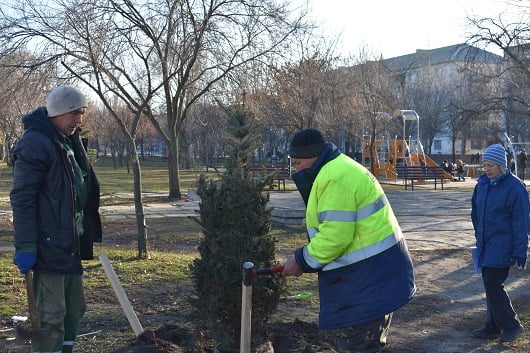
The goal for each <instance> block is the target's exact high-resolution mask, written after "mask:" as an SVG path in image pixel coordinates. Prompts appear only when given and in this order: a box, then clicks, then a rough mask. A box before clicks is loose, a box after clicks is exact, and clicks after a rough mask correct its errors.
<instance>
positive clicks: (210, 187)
mask: <svg viewBox="0 0 530 353" xmlns="http://www.w3.org/2000/svg"><path fill="white" fill-rule="evenodd" d="M228 132H229V135H230V136H229V138H228V141H227V143H228V144H229V146H230V148H229V158H228V160H227V163H226V173H225V174H224V175H223V176H222V177H221V180H220V181H212V180H208V179H206V178H204V177H201V178H200V180H199V187H198V194H199V196H200V197H201V202H200V223H201V226H202V229H203V234H204V238H203V239H202V241H201V243H200V245H199V253H200V258H197V259H195V260H194V261H193V263H192V264H191V265H190V270H191V272H192V278H193V281H194V295H193V296H192V297H191V298H190V303H191V305H192V307H193V310H192V314H193V318H192V319H193V321H195V322H198V323H199V324H200V325H201V327H202V328H204V329H206V330H207V331H208V332H209V334H211V335H212V337H211V338H213V339H214V341H215V343H216V346H217V349H219V350H220V351H221V352H226V353H228V352H239V337H240V331H241V327H240V326H241V287H242V265H243V263H244V262H246V261H251V262H253V263H254V265H255V267H256V268H261V267H270V266H273V265H274V261H275V240H274V238H273V237H272V236H271V235H270V230H271V224H272V217H271V210H270V208H268V207H267V202H268V201H269V194H268V192H265V188H266V187H267V185H269V184H270V180H267V177H263V176H262V175H263V174H253V173H252V172H251V171H250V165H249V164H250V161H251V157H252V153H253V152H254V151H255V150H256V149H257V148H258V147H259V146H260V141H261V136H260V134H259V129H258V127H257V124H256V122H255V120H254V117H253V115H252V114H251V113H249V112H248V111H246V109H245V108H244V106H239V107H236V108H234V109H233V110H232V111H231V112H230V113H229V120H228ZM285 283H286V282H285V279H284V278H283V277H282V276H281V275H279V274H272V275H262V276H258V277H255V278H254V281H253V288H252V289H253V290H252V342H253V344H254V345H256V344H260V343H262V342H263V341H264V340H266V339H267V334H266V325H267V322H268V320H269V318H270V316H271V315H272V314H273V313H274V312H275V311H276V308H277V306H278V303H279V300H280V295H281V294H282V293H283V291H284V289H285Z"/></svg>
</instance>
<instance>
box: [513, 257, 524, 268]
mask: <svg viewBox="0 0 530 353" xmlns="http://www.w3.org/2000/svg"><path fill="white" fill-rule="evenodd" d="M515 264H516V265H517V268H518V269H520V270H524V269H526V258H524V257H516V258H515Z"/></svg>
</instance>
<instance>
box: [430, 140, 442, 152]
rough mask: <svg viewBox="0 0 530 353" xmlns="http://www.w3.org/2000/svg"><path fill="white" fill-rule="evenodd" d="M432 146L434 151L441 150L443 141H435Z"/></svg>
mask: <svg viewBox="0 0 530 353" xmlns="http://www.w3.org/2000/svg"><path fill="white" fill-rule="evenodd" d="M432 145H433V149H435V150H441V149H442V140H434V141H433V144H432Z"/></svg>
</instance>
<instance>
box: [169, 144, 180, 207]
mask: <svg viewBox="0 0 530 353" xmlns="http://www.w3.org/2000/svg"><path fill="white" fill-rule="evenodd" d="M168 147H169V157H168V171H169V198H171V199H180V198H181V197H182V194H181V192H180V185H179V184H180V175H179V157H178V156H179V153H178V152H179V149H178V138H177V137H176V136H171V138H170V141H169V146H168Z"/></svg>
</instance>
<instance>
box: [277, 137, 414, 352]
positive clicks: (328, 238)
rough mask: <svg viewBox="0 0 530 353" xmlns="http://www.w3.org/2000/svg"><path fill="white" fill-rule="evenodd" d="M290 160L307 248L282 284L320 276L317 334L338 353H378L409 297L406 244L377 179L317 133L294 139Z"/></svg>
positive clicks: (411, 274)
mask: <svg viewBox="0 0 530 353" xmlns="http://www.w3.org/2000/svg"><path fill="white" fill-rule="evenodd" d="M289 155H290V156H291V158H292V159H293V161H294V165H295V167H296V173H295V174H294V175H293V176H292V178H293V180H294V182H295V183H296V186H297V188H298V190H299V192H300V194H301V195H302V199H303V200H304V202H305V204H306V226H307V235H308V238H309V243H308V244H307V245H305V246H302V247H300V248H298V249H296V251H295V252H294V255H293V256H291V257H290V258H289V259H288V260H287V262H286V263H285V269H284V271H283V272H282V274H283V275H284V276H300V275H302V274H303V273H306V272H317V273H318V286H319V292H320V315H319V326H320V329H321V330H334V331H335V334H336V337H337V339H336V347H335V349H336V350H337V352H366V353H371V352H380V350H381V349H382V348H383V347H384V346H385V345H386V343H387V336H388V329H389V327H390V323H391V320H392V315H393V312H394V311H395V310H397V309H398V308H400V307H401V306H403V305H405V304H406V303H408V302H409V301H410V299H411V298H412V296H413V295H414V293H415V290H416V287H415V285H414V271H413V265H412V261H411V259H410V255H409V252H408V249H407V245H406V242H405V238H404V237H403V233H402V231H401V228H400V226H399V224H398V222H397V219H396V217H395V215H394V212H393V211H392V208H391V206H390V203H389V202H388V199H387V198H386V195H385V193H384V191H383V188H382V187H381V185H380V184H379V182H378V181H377V179H376V178H375V177H374V176H373V175H372V174H371V173H370V172H369V171H368V170H367V169H366V168H365V167H363V166H362V165H361V164H359V163H357V162H355V161H354V160H352V159H351V158H349V157H347V156H346V155H345V154H343V153H340V152H339V151H338V149H337V147H336V146H335V145H333V144H332V143H329V142H326V141H325V139H324V137H323V135H322V133H321V132H320V131H319V130H316V129H305V130H302V131H299V132H298V133H297V134H296V135H295V136H294V137H293V139H292V141H291V144H290V149H289Z"/></svg>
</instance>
